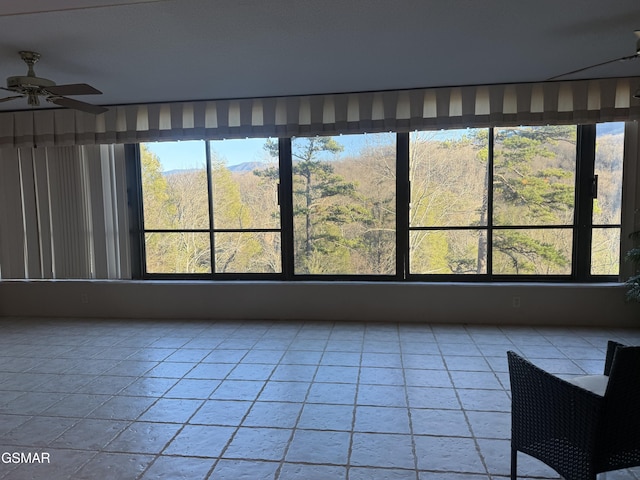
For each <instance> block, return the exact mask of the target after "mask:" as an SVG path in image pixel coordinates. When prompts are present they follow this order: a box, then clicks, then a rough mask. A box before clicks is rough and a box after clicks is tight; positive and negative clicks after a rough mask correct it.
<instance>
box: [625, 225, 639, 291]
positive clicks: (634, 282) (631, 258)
mask: <svg viewBox="0 0 640 480" xmlns="http://www.w3.org/2000/svg"><path fill="white" fill-rule="evenodd" d="M630 238H632V239H633V240H634V242H636V243H637V242H638V239H639V238H640V231H638V232H633V233H632V234H631V235H630ZM624 259H625V261H627V262H630V263H632V264H633V266H634V269H635V272H636V273H634V274H633V275H632V276H631V277H629V278H628V279H627V281H626V282H625V285H626V287H627V291H626V293H625V296H626V299H627V301H629V302H640V272H638V267H639V266H640V246H635V247H633V248H632V249H630V250H629V251H628V252H627V253H626V254H625V256H624Z"/></svg>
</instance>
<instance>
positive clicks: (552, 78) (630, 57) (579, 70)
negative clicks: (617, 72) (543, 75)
mask: <svg viewBox="0 0 640 480" xmlns="http://www.w3.org/2000/svg"><path fill="white" fill-rule="evenodd" d="M639 55H640V54H638V53H636V54H635V55H627V56H626V57H620V58H614V59H613V60H607V61H606V62H602V63H596V64H595V65H589V66H588V67H582V68H579V69H577V70H572V71H571V72H565V73H562V74H560V75H556V76H555V77H551V78H547V81H549V80H557V79H558V78H562V77H566V76H569V75H573V74H574V73H580V72H584V71H585V70H589V69H590V68H596V67H602V66H603V65H609V64H610V63H614V62H623V61H625V60H632V59H634V58H638V56H639Z"/></svg>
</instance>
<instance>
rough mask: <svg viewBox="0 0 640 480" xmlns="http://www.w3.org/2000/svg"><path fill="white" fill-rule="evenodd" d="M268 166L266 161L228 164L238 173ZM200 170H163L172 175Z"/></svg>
mask: <svg viewBox="0 0 640 480" xmlns="http://www.w3.org/2000/svg"><path fill="white" fill-rule="evenodd" d="M267 167H268V165H267V164H266V163H264V162H242V163H238V164H237V165H228V166H227V168H228V169H229V171H230V172H238V173H242V172H251V171H253V170H264V169H265V168H267ZM199 170H200V169H199V168H176V169H173V170H166V171H164V172H162V174H163V175H164V176H171V175H179V174H181V173H191V172H197V171H199Z"/></svg>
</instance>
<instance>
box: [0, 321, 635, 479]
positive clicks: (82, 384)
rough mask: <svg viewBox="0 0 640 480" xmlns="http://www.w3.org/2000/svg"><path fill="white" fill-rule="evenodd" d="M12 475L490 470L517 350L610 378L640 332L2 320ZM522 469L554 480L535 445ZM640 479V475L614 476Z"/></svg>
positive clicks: (399, 474)
mask: <svg viewBox="0 0 640 480" xmlns="http://www.w3.org/2000/svg"><path fill="white" fill-rule="evenodd" d="M0 328H1V329H2V330H1V333H0V447H1V448H0V450H1V451H2V452H8V453H12V452H19V453H20V452H22V453H31V454H34V453H37V454H38V455H40V456H43V454H48V456H49V459H50V460H49V463H32V464H23V463H7V462H5V460H7V458H6V454H4V453H3V457H2V458H3V460H2V462H1V463H0V478H2V479H10V480H20V479H47V480H54V479H66V478H70V479H118V480H121V479H122V480H125V479H144V480H148V479H171V480H176V479H188V480H199V479H231V480H240V479H249V480H262V479H279V480H291V479H300V480H315V479H322V480H347V479H348V480H378V479H379V480H405V479H411V480H494V479H502V480H504V479H506V478H507V477H508V473H509V428H510V419H509V411H510V399H509V381H508V374H507V363H506V356H505V352H506V351H507V350H510V349H511V350H515V351H518V352H520V353H521V354H523V355H525V356H526V357H528V358H529V359H531V360H532V361H534V362H535V363H536V364H538V365H540V366H541V367H543V368H545V369H547V370H549V371H551V372H553V373H556V374H561V375H574V374H584V373H600V372H601V370H602V368H603V358H604V349H605V346H606V342H607V340H609V339H613V340H617V341H620V342H623V343H628V344H640V330H617V329H608V330H607V329H577V328H533V327H531V328H524V327H499V326H486V327H481V326H464V325H429V324H409V323H331V322H326V323H325V322H272V321H254V322H236V321H228V322H213V321H211V322H206V321H120V320H119V321H107V320H100V321H96V320H86V321H84V320H59V319H56V320H47V319H4V320H1V321H0ZM520 472H521V475H522V477H521V479H524V478H527V479H532V478H536V479H537V478H544V479H547V478H559V477H558V476H557V475H556V474H555V473H554V472H553V471H551V470H550V469H549V468H547V467H545V466H544V465H542V464H541V463H539V462H537V461H535V460H533V459H531V458H529V457H526V456H524V455H522V458H521V459H520ZM624 479H640V470H633V471H631V470H629V471H620V472H615V473H610V474H608V476H607V480H624Z"/></svg>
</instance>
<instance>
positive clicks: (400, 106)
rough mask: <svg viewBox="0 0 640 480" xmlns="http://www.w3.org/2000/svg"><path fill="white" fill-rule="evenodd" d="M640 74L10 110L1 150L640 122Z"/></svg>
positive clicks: (1, 123) (1, 122)
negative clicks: (88, 109)
mask: <svg viewBox="0 0 640 480" xmlns="http://www.w3.org/2000/svg"><path fill="white" fill-rule="evenodd" d="M638 86H640V77H626V78H614V79H598V80H580V81H559V82H542V83H521V84H510V85H485V86H467V87H442V88H426V89H413V90H399V91H383V92H365V93H351V94H331V95H306V96H291V97H270V98H255V99H241V100H216V101H197V102H175V103H162V104H145V105H125V106H114V107H111V108H110V110H109V111H108V112H106V113H104V114H102V115H98V116H94V115H90V114H86V113H82V112H77V111H73V110H60V109H55V110H53V109H52V110H35V111H19V112H5V113H0V147H2V146H4V147H7V146H12V147H25V146H34V145H36V146H53V145H61V146H62V145H88V144H118V143H137V142H151V141H163V140H195V139H212V140H213V139H224V138H245V137H291V136H305V135H336V134H340V133H363V132H369V133H373V132H383V131H397V132H402V131H411V130H417V129H418V130H425V129H450V128H466V127H488V126H507V125H546V124H583V123H598V122H609V121H626V120H637V119H638V118H640V100H638V99H636V98H634V97H633V94H634V92H635V91H636V90H637V89H638Z"/></svg>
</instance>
